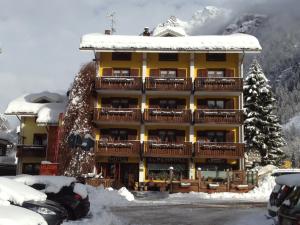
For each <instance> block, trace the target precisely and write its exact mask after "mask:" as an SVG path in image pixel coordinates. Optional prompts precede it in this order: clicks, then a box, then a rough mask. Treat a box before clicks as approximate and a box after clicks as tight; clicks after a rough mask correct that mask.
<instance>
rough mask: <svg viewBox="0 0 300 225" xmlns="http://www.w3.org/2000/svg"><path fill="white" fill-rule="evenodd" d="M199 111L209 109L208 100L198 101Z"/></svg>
mask: <svg viewBox="0 0 300 225" xmlns="http://www.w3.org/2000/svg"><path fill="white" fill-rule="evenodd" d="M197 105H198V109H207V108H208V106H207V99H198V100H197Z"/></svg>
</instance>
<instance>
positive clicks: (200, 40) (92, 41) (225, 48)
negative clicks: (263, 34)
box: [80, 33, 261, 52]
mask: <svg viewBox="0 0 300 225" xmlns="http://www.w3.org/2000/svg"><path fill="white" fill-rule="evenodd" d="M80 49H81V50H98V51H120V50H122V51H128V52H135V51H137V52H138V51H139V52H163V51H165V52H210V51H212V52H260V51H261V46H260V44H259V42H258V40H257V38H256V37H254V36H252V35H248V34H231V35H203V36H184V37H155V36H130V35H103V34H99V33H93V34H86V35H83V36H82V37H81V42H80Z"/></svg>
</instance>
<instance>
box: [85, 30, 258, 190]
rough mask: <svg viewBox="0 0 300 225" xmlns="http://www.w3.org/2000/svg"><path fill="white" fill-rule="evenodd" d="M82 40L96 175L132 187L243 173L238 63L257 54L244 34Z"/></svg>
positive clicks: (99, 36)
mask: <svg viewBox="0 0 300 225" xmlns="http://www.w3.org/2000/svg"><path fill="white" fill-rule="evenodd" d="M153 33H154V34H156V35H158V36H149V32H148V29H146V30H145V32H144V34H145V36H126V35H103V34H87V35H84V36H83V37H82V38H81V44H80V50H81V51H91V52H93V53H94V54H95V62H96V63H97V71H96V72H95V80H96V81H95V92H96V93H97V95H96V97H95V99H94V107H95V109H94V124H95V136H96V139H97V144H96V146H95V152H96V167H97V170H98V173H101V174H102V176H103V177H104V178H106V179H112V180H113V181H114V183H115V184H120V185H125V186H126V187H129V188H133V186H134V185H135V186H136V184H137V183H138V184H139V186H144V185H148V184H149V185H152V186H153V184H159V183H164V182H165V181H166V180H167V179H169V174H170V170H172V172H173V178H174V179H177V180H179V179H197V169H199V170H200V169H201V170H202V176H203V177H204V179H205V180H214V179H215V180H222V179H223V180H225V179H226V171H227V170H230V171H242V170H244V169H245V160H244V149H245V144H244V132H243V60H244V57H245V55H246V54H248V53H259V52H260V51H261V46H260V44H259V42H258V40H257V39H256V38H255V37H254V36H251V35H246V34H233V35H211V36H187V35H186V34H184V33H183V32H182V31H181V30H178V28H176V27H172V26H171V25H167V26H165V27H163V26H162V27H159V28H158V30H156V31H154V32H153Z"/></svg>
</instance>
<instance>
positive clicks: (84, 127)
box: [59, 63, 96, 176]
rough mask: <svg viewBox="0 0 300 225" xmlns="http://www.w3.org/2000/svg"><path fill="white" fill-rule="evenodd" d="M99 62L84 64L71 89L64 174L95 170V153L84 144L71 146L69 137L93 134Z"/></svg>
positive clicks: (64, 137) (64, 139)
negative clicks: (92, 111) (95, 81)
mask: <svg viewBox="0 0 300 225" xmlns="http://www.w3.org/2000/svg"><path fill="white" fill-rule="evenodd" d="M95 68H96V67H95V64H94V63H88V64H86V65H84V66H82V68H81V70H80V72H79V73H78V74H77V75H76V77H75V80H74V82H73V85H72V87H71V89H70V91H69V102H68V106H67V110H66V113H65V116H64V119H63V134H62V137H61V146H60V151H59V152H60V157H59V161H60V169H61V173H63V174H65V175H68V176H80V175H82V174H86V173H88V172H92V170H93V166H94V165H95V164H94V152H93V151H84V150H83V149H82V148H80V147H76V148H75V147H74V148H71V147H70V145H69V143H68V140H69V137H70V136H71V135H72V134H73V135H74V134H76V135H80V136H81V137H82V138H83V137H84V136H86V135H88V136H90V135H91V134H92V133H93V132H92V130H93V126H92V113H91V109H92V108H93V106H91V104H93V101H92V88H93V82H94V76H95V71H96V69H95Z"/></svg>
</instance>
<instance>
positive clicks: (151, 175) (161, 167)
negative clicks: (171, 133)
mask: <svg viewBox="0 0 300 225" xmlns="http://www.w3.org/2000/svg"><path fill="white" fill-rule="evenodd" d="M170 167H173V179H175V180H180V179H187V178H188V171H189V170H188V162H187V161H186V160H182V159H167V158H165V159H163V158H156V159H148V160H147V166H146V168H147V170H146V179H147V180H168V179H170Z"/></svg>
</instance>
